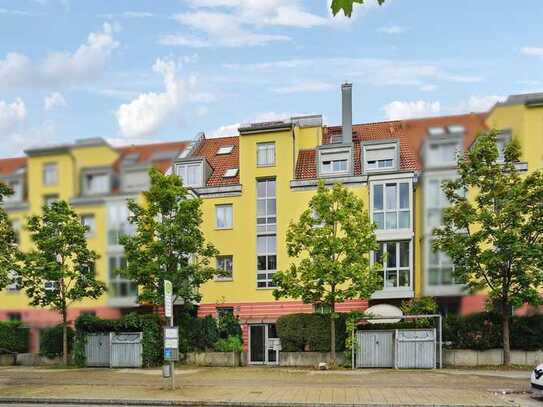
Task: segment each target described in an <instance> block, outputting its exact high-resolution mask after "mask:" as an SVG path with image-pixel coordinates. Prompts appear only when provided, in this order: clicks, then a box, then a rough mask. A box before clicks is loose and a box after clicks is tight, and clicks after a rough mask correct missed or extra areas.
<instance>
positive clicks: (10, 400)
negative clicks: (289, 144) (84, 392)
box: [0, 397, 514, 407]
mask: <svg viewBox="0 0 543 407" xmlns="http://www.w3.org/2000/svg"><path fill="white" fill-rule="evenodd" d="M0 404H14V405H16V404H36V405H47V404H56V405H67V404H72V405H78V404H85V405H100V406H186V407H189V406H190V407H331V406H333V407H414V406H417V405H416V404H371V403H369V404H358V403H348V404H332V403H293V402H285V403H280V402H279V403H270V402H248V401H197V400H194V401H190V400H127V399H78V398H72V399H69V398H37V397H0ZM452 406H454V407H474V406H473V405H464V404H425V405H424V407H452ZM499 406H500V405H496V404H488V405H484V404H478V405H477V406H476V407H499ZM502 406H503V407H511V406H514V405H512V404H502Z"/></svg>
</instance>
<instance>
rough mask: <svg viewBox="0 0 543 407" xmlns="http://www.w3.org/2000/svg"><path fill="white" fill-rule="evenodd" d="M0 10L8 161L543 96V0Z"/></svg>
mask: <svg viewBox="0 0 543 407" xmlns="http://www.w3.org/2000/svg"><path fill="white" fill-rule="evenodd" d="M373 1H374V0H370V2H369V4H368V5H367V6H365V7H357V8H355V12H354V18H353V19H352V20H348V19H345V18H343V17H339V18H337V17H336V18H332V17H331V16H330V15H329V11H328V4H329V3H328V0H305V1H304V0H298V1H297V0H168V1H166V0H93V1H83V0H79V1H77V0H0V146H1V147H0V156H11V155H17V154H20V153H21V151H22V150H23V149H24V148H27V147H29V146H32V145H43V144H46V143H59V142H68V141H73V140H74V139H77V138H86V137H104V138H106V139H108V140H110V141H111V142H113V143H116V144H130V143H140V142H156V141H163V140H180V139H191V138H193V137H194V135H195V134H196V133H197V132H198V131H205V132H206V134H207V135H208V136H213V135H215V136H217V135H231V134H235V133H236V126H237V125H238V124H239V123H244V122H248V121H254V120H273V119H277V118H281V117H287V116H289V115H297V114H306V113H307V114H311V113H321V114H323V116H324V118H325V121H326V122H327V123H329V124H337V123H338V122H339V118H340V94H339V87H340V84H341V82H343V81H345V80H348V81H352V82H353V84H354V85H353V86H354V88H353V98H354V120H355V122H368V121H380V120H385V119H395V118H405V117H416V116H428V115H436V114H452V113H458V112H467V111H478V110H485V109H487V108H488V107H489V106H491V105H492V104H493V103H494V102H495V101H496V100H499V99H500V98H503V97H504V96H507V95H508V94H513V93H524V92H533V91H539V90H543V70H542V67H543V30H542V29H541V21H542V20H543V19H542V17H543V3H542V2H541V0H524V1H523V2H522V7H520V6H519V4H518V2H506V1H496V0H477V1H474V0H455V1H445V0H440V1H428V0H389V1H388V4H387V5H386V6H384V7H378V6H376V5H375V4H374V3H373Z"/></svg>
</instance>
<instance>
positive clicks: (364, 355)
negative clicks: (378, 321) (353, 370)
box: [356, 331, 394, 367]
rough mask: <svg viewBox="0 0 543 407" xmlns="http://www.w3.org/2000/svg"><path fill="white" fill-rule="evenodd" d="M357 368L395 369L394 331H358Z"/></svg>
mask: <svg viewBox="0 0 543 407" xmlns="http://www.w3.org/2000/svg"><path fill="white" fill-rule="evenodd" d="M357 344H358V352H356V366H357V367H394V331H358V333H357Z"/></svg>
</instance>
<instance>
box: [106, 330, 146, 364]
mask: <svg viewBox="0 0 543 407" xmlns="http://www.w3.org/2000/svg"><path fill="white" fill-rule="evenodd" d="M142 338H143V333H141V332H131V333H111V360H110V364H109V366H110V367H141V366H142V365H143V361H142V353H143V350H142V344H141V340H142Z"/></svg>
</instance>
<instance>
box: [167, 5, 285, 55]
mask: <svg viewBox="0 0 543 407" xmlns="http://www.w3.org/2000/svg"><path fill="white" fill-rule="evenodd" d="M174 18H175V20H176V21H177V22H179V23H180V24H182V25H184V26H186V27H189V28H191V29H192V30H197V31H201V32H203V33H204V35H205V37H194V36H185V35H175V34H174V35H166V36H163V37H161V38H160V40H159V43H160V44H162V45H184V46H190V47H196V48H201V47H208V46H223V47H241V46H255V45H265V44H268V43H270V42H276V41H288V40H290V38H289V37H288V36H286V35H279V34H263V33H258V32H255V31H251V30H249V29H247V28H246V27H244V25H243V24H242V22H241V20H240V17H239V16H236V15H233V14H228V13H217V12H210V11H195V12H188V13H182V14H177V15H176V16H175V17H174Z"/></svg>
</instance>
